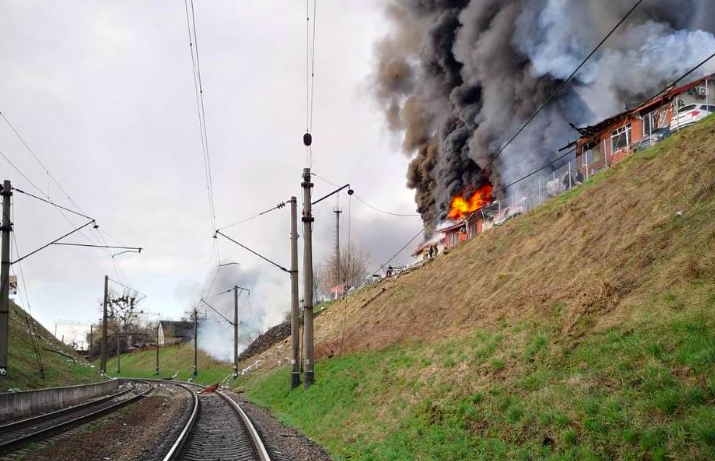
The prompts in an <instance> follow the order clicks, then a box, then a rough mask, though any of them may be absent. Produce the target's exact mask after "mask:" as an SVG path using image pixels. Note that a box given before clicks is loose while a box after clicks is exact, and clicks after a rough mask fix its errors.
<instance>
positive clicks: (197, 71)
mask: <svg viewBox="0 0 715 461" xmlns="http://www.w3.org/2000/svg"><path fill="white" fill-rule="evenodd" d="M189 4H190V5H191V7H189ZM184 9H185V12H186V28H187V32H188V34H189V50H190V52H191V66H192V76H193V80H194V95H195V98H196V110H197V116H198V120H199V132H200V135H201V150H202V160H203V163H204V177H205V178H204V179H205V181H206V192H207V195H208V200H209V209H210V210H209V211H210V213H211V228H212V229H216V204H215V201H214V191H213V176H212V174H211V153H210V149H209V141H208V129H207V126H206V125H207V124H206V104H205V102H204V87H203V80H202V78H201V58H200V55H199V45H198V36H197V33H196V13H195V9H194V1H193V0H184Z"/></svg>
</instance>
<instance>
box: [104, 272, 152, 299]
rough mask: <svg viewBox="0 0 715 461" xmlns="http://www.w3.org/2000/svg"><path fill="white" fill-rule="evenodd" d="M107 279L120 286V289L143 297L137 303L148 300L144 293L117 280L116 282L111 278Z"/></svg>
mask: <svg viewBox="0 0 715 461" xmlns="http://www.w3.org/2000/svg"><path fill="white" fill-rule="evenodd" d="M107 279H108V280H109V281H110V282H112V283H116V284H117V285H119V286H120V287H122V288H125V289H127V290H129V292H130V293H131V292H134V293H136V294H138V295H141V297H140V298H139V299H137V300H136V302H137V303H138V302H141V301H142V300H144V299H146V298H147V295H145V294H144V293H142V292H141V291H139V290H137V289H136V288H133V287H130V286H129V285H125V284H124V283H122V282H119V281H117V280H114V279H113V278H111V277H107Z"/></svg>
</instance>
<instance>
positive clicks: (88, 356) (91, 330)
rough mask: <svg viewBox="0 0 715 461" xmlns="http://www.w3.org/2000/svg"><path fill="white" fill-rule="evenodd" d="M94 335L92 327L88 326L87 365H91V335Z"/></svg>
mask: <svg viewBox="0 0 715 461" xmlns="http://www.w3.org/2000/svg"><path fill="white" fill-rule="evenodd" d="M93 333H94V325H90V326H89V350H87V358H88V359H89V363H92V335H93Z"/></svg>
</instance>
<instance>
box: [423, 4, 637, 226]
mask: <svg viewBox="0 0 715 461" xmlns="http://www.w3.org/2000/svg"><path fill="white" fill-rule="evenodd" d="M644 1H645V0H638V1H637V2H636V3H635V4H634V5H633V7H632V8H631V9H630V10H628V12H627V13H626V14H625V16H623V17H622V18H621V20H620V21H618V23H617V24H616V25H615V26H614V27H613V28H612V29H611V30H610V32H608V34H606V36H605V37H604V38H603V39H602V40H601V41H600V42H599V43H598V45H596V47H595V48H594V49H593V50H592V51H591V52H590V53H589V54H588V56H586V57H585V58H584V59H583V60H582V61H581V63H580V64H579V65H578V66H577V67H576V69H574V71H573V72H571V75H569V76H568V78H566V80H564V81H563V82H561V84H560V85H559V86H558V88H556V90H555V91H554V92H553V93H551V95H549V97H548V98H547V99H546V101H545V102H544V103H543V104H542V105H541V106H539V108H538V109H536V111H535V112H534V113H533V114H532V115H531V117H529V118H528V119H527V121H526V122H525V123H524V124H523V125H522V126H521V127H520V128H519V129H518V130H517V131H516V133H514V135H512V137H511V138H509V140H508V141H507V142H506V143H505V144H504V145H503V146H502V147H501V148H500V149H499V150H498V151H497V152H496V153H495V154H494V155H492V156H491V157H490V158H489V160H488V161H487V163H486V164H485V165H484V166H483V167H480V168H479V172H478V173H477V174H475V175H474V178H473V179H472V180H470V181H468V183H467V185H466V186H464V187H463V188H462V190H461V191H460V192H459V193H457V194H455V195H462V194H463V193H464V192H465V191H466V190H467V189H468V188H469V187H470V185H471V183H472V181H474V179H476V178H479V177H480V176H482V174H483V173H484V172H485V171H486V170H487V168H489V166H491V164H492V163H494V161H495V160H496V159H497V158H498V157H499V155H501V154H502V152H504V151H505V150H506V148H507V147H509V146H510V145H511V143H512V142H514V140H515V139H516V138H517V137H519V135H520V134H521V133H522V132H523V131H524V130H525V129H526V127H527V126H529V124H530V123H531V122H533V121H534V119H536V117H538V115H539V114H540V113H541V112H542V111H543V110H544V109H546V107H547V106H548V105H549V104H551V102H552V101H553V100H554V99H556V96H558V95H559V94H560V93H561V91H562V90H563V89H564V88H565V87H566V86H567V85H568V84H569V83H571V81H572V80H573V79H574V77H575V76H576V74H578V72H579V71H580V70H581V69H582V68H583V66H585V65H586V63H587V62H588V61H589V60H590V59H591V58H592V57H593V56H594V55H595V54H596V53H597V52H598V50H600V49H601V47H602V46H603V45H604V44H605V43H606V42H607V41H608V39H609V38H611V36H612V35H613V34H614V33H615V32H616V30H618V29H619V28H620V27H621V25H623V23H624V22H626V20H627V19H628V18H629V17H630V16H631V14H633V12H634V11H635V10H636V9H637V8H638V7H639V6H640V5H641V3H643V2H644ZM437 216H440V214H438V215H437ZM434 221H435V219H432V220H431V221H430V224H431V222H434ZM415 238H416V237H415Z"/></svg>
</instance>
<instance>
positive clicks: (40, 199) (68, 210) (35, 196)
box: [12, 187, 94, 220]
mask: <svg viewBox="0 0 715 461" xmlns="http://www.w3.org/2000/svg"><path fill="white" fill-rule="evenodd" d="M12 190H14V191H15V192H19V193H21V194H23V195H27V196H28V197H32V198H34V199H36V200H39V201H41V202H44V203H46V204H48V205H52V206H53V207H55V208H59V209H60V210H64V211H67V212H69V213H72V214H75V215H77V216H80V217H82V218H85V219H91V220H94V218H92V217H90V216H87V215H85V214H82V213H79V212H77V211H74V210H70V209H69V208H66V207H63V206H62V205H58V204H56V203H55V202H52V201H51V200H46V199H44V198H42V197H38V196H37V195H34V194H31V193H29V192H25V191H24V190H21V189H18V188H17V187H13V188H12Z"/></svg>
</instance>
